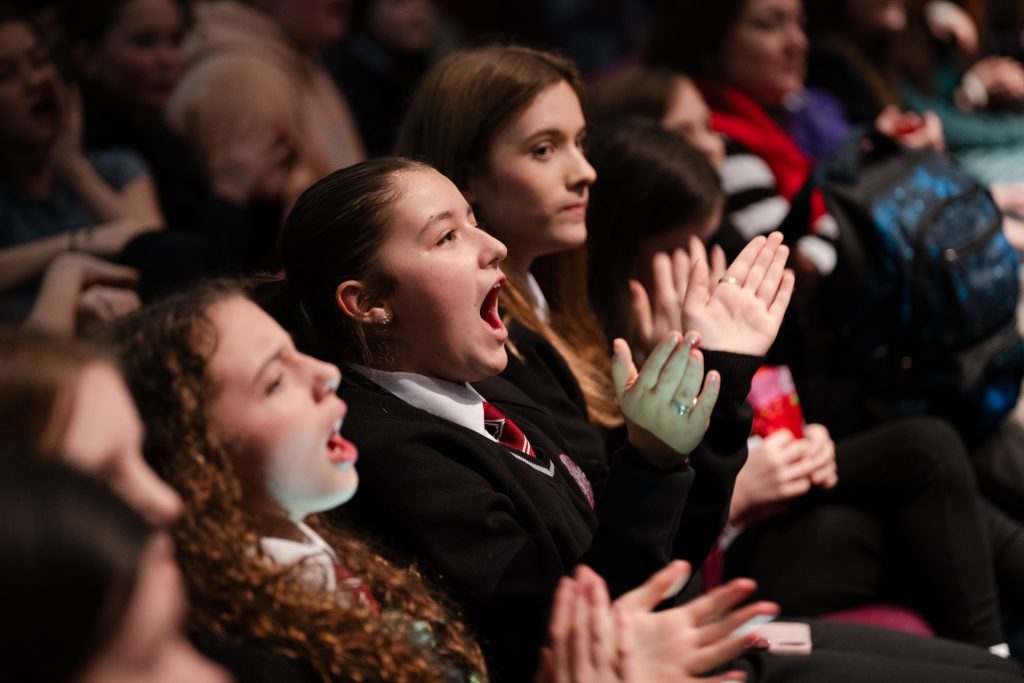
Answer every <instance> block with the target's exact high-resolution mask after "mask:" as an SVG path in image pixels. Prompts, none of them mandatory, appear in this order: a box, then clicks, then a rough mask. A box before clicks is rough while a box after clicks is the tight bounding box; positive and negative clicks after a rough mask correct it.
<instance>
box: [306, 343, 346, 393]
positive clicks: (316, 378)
mask: <svg viewBox="0 0 1024 683" xmlns="http://www.w3.org/2000/svg"><path fill="white" fill-rule="evenodd" d="M303 358H304V359H305V360H306V362H307V363H308V364H309V368H310V371H311V374H312V378H313V398H314V399H316V401H318V402H319V401H323V400H324V399H326V398H329V397H331V396H334V395H335V393H336V392H337V391H338V385H339V384H341V370H339V369H338V367H337V366H336V365H334V364H333V363H325V362H324V361H322V360H319V359H317V358H313V357H312V356H307V355H305V354H303Z"/></svg>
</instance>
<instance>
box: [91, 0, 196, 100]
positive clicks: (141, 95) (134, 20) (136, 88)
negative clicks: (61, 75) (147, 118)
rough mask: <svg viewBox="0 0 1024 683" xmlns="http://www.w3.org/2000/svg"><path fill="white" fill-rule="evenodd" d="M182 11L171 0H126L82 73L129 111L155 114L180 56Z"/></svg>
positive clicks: (179, 68)
mask: <svg viewBox="0 0 1024 683" xmlns="http://www.w3.org/2000/svg"><path fill="white" fill-rule="evenodd" d="M184 31H185V16H184V14H183V13H182V10H181V7H180V6H179V5H178V3H177V2H175V1H174V0H129V1H128V2H126V3H124V5H123V6H122V7H121V13H120V15H119V16H118V18H117V21H115V22H114V24H113V25H112V26H111V27H110V29H109V30H108V31H107V33H106V34H105V35H104V36H103V38H102V40H101V41H100V43H99V44H98V45H96V46H95V49H94V50H93V51H92V52H91V53H90V54H88V55H87V56H86V57H85V59H86V73H87V75H88V76H89V77H90V78H92V79H93V80H94V81H96V82H97V83H99V85H100V86H101V87H102V88H103V90H104V91H106V93H107V94H108V96H110V97H111V98H112V99H113V100H114V101H115V102H117V103H119V104H121V105H124V106H126V107H127V108H128V109H129V110H131V111H134V112H139V113H144V114H159V113H160V112H162V111H163V109H164V106H165V105H166V104H167V100H168V98H169V97H170V95H171V91H173V90H174V86H175V85H176V84H177V82H178V78H179V77H180V76H181V73H182V71H183V69H184V68H185V56H184V53H183V52H182V49H181V41H182V38H183V36H184Z"/></svg>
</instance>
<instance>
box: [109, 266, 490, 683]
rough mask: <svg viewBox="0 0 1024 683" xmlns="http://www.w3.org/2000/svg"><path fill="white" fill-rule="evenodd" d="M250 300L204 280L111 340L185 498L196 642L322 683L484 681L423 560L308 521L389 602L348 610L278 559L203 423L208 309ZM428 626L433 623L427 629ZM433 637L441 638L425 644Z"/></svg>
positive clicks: (182, 552)
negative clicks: (273, 659)
mask: <svg viewBox="0 0 1024 683" xmlns="http://www.w3.org/2000/svg"><path fill="white" fill-rule="evenodd" d="M244 296H246V293H245V288H244V285H243V284H241V283H238V282H232V281H215V282H210V283H206V284H204V285H201V286H199V287H197V288H194V289H192V290H190V291H188V292H184V293H181V294H177V295H174V296H172V297H170V298H168V299H166V300H164V301H163V302H160V303H158V304H156V305H153V306H151V307H147V308H145V309H143V310H142V311H140V312H139V313H137V314H136V315H134V316H131V317H129V318H127V319H125V320H123V321H121V322H120V323H119V325H118V326H117V329H116V331H115V337H116V343H117V346H118V347H119V350H120V353H121V357H122V359H123V367H124V372H125V375H126V379H127V382H128V385H129V387H130V389H131V391H132V394H133V395H134V397H135V400H136V402H137V403H138V407H139V411H140V413H141V415H142V418H143V421H144V422H145V425H146V439H145V444H144V450H145V455H146V458H147V459H148V460H149V461H150V463H151V464H152V465H153V466H154V467H155V468H156V469H157V471H158V472H160V473H161V475H162V476H163V477H164V478H165V479H167V481H169V482H170V483H171V484H172V485H173V486H174V487H175V488H176V489H177V490H178V492H179V493H180V494H181V496H182V498H183V499H184V500H185V514H184V518H183V519H182V520H181V522H180V523H179V524H178V526H177V528H176V529H175V537H176V538H175V540H176V542H177V551H178V559H179V562H180V563H181V566H182V569H183V573H184V576H185V580H186V584H187V587H188V593H189V599H190V604H191V609H190V614H189V629H190V631H191V632H192V634H193V636H195V637H197V638H198V639H199V640H200V641H201V642H207V643H212V644H216V645H217V646H221V645H227V646H230V645H241V644H243V643H244V644H246V645H249V646H252V645H255V646H258V647H261V648H263V649H266V650H269V651H273V652H275V653H278V654H281V655H283V656H285V657H288V658H290V659H293V660H297V661H299V662H304V663H308V664H309V665H311V666H312V668H313V669H315V671H316V672H317V673H318V674H319V675H320V676H321V677H322V678H323V680H325V681H331V680H339V679H343V680H352V681H365V680H382V681H410V682H411V681H438V682H441V681H450V680H452V677H451V676H452V673H453V671H461V672H463V673H464V674H465V676H466V677H470V678H473V679H477V678H479V679H480V680H482V679H483V677H484V673H483V672H484V664H483V658H482V655H481V653H480V649H479V647H478V645H477V644H476V643H475V641H474V640H473V639H472V637H471V636H470V635H469V633H468V632H467V630H466V629H465V627H464V626H463V625H462V623H461V622H460V621H459V620H457V619H456V618H455V616H454V615H453V613H452V612H451V611H450V610H449V608H448V607H446V606H445V604H444V602H443V601H442V600H441V599H440V598H439V597H438V596H437V595H436V594H434V593H433V592H432V591H431V590H430V589H428V587H427V585H426V583H425V582H424V580H423V578H422V577H421V576H420V574H419V573H418V572H417V571H416V570H415V569H400V568H397V567H395V566H394V565H392V564H390V563H389V562H388V561H386V560H385V559H383V558H382V557H381V556H380V555H379V554H377V553H376V552H374V551H373V550H371V548H370V547H369V545H368V544H367V543H365V542H364V541H361V540H359V539H357V538H356V537H355V536H353V535H352V534H351V533H348V532H346V531H345V530H342V529H338V528H332V527H330V526H328V525H327V524H326V523H323V522H321V521H320V520H317V519H313V520H307V521H310V522H311V524H312V525H313V526H314V528H316V529H317V531H318V533H321V534H322V535H323V536H324V538H325V539H326V540H327V542H328V543H329V544H330V545H331V547H332V548H334V549H335V551H336V552H337V555H338V557H339V558H341V560H342V562H344V564H345V566H346V568H348V569H349V570H351V571H352V572H353V573H355V574H356V575H357V576H359V577H360V578H361V579H362V580H363V581H364V582H365V583H366V585H367V586H368V587H369V589H370V590H371V591H372V593H373V595H374V597H375V598H376V600H377V602H378V603H379V606H380V615H379V616H378V615H377V614H376V613H375V612H374V611H373V610H372V609H371V608H368V607H365V606H361V605H352V604H350V603H352V602H353V601H352V600H347V599H346V596H345V595H342V594H328V593H325V592H324V591H322V590H314V589H311V588H310V586H309V583H308V581H304V580H303V579H302V576H303V570H304V567H303V566H302V563H301V562H300V563H297V564H295V565H291V566H287V567H275V566H274V565H273V563H272V562H271V561H269V558H268V557H267V556H266V555H265V554H264V553H263V550H262V548H261V544H260V543H259V534H258V533H257V532H256V530H255V529H256V525H255V521H254V520H253V519H251V518H250V516H249V515H248V513H247V511H246V510H245V509H244V506H243V505H242V486H241V482H240V479H239V477H238V474H237V473H236V471H235V469H234V466H233V459H232V457H231V451H230V448H231V445H230V444H229V443H226V442H225V440H224V439H222V438H220V436H219V435H218V434H217V431H216V429H215V428H214V427H213V425H211V424H210V422H209V420H208V419H207V406H208V405H209V403H210V401H211V400H212V399H213V398H214V396H215V393H216V387H215V385H214V383H213V382H212V381H211V378H210V376H209V375H208V373H207V365H208V362H209V360H210V358H211V356H212V354H213V352H214V350H215V349H216V346H217V333H216V328H215V326H214V324H213V322H212V321H211V320H210V318H209V317H208V311H209V309H210V307H211V306H213V305H214V304H216V303H218V302H220V301H224V300H227V299H230V298H233V297H244ZM424 623H426V624H429V625H430V629H429V633H431V634H432V638H430V637H429V636H428V637H427V638H425V637H424V636H423V631H424V628H423V625H424ZM427 641H433V642H427Z"/></svg>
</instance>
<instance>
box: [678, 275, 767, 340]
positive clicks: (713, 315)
mask: <svg viewBox="0 0 1024 683" xmlns="http://www.w3.org/2000/svg"><path fill="white" fill-rule="evenodd" d="M683 323H684V328H686V329H695V330H700V333H701V338H702V339H703V345H704V348H708V349H716V350H720V351H732V352H734V353H748V354H751V355H755V356H760V355H763V354H764V353H766V352H767V351H768V348H769V347H770V346H771V345H772V342H773V341H775V335H776V333H777V332H778V329H779V320H778V319H777V317H776V316H775V315H773V314H772V313H771V312H770V311H769V309H768V306H767V305H766V304H765V302H764V301H763V300H762V299H760V298H758V297H757V295H756V294H755V293H754V291H753V290H752V289H748V288H745V287H737V286H735V285H729V284H721V285H719V286H718V287H716V288H715V290H714V292H713V293H712V294H711V297H710V298H709V299H708V300H707V301H705V302H699V301H694V302H693V303H692V304H691V303H690V302H687V304H686V305H685V307H684V310H683Z"/></svg>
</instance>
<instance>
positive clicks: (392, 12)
mask: <svg viewBox="0 0 1024 683" xmlns="http://www.w3.org/2000/svg"><path fill="white" fill-rule="evenodd" d="M368 24H369V25H368V27H367V29H368V31H369V33H370V34H371V35H372V36H374V37H375V38H376V39H377V40H379V41H380V42H382V43H384V44H385V45H387V46H389V47H391V48H393V49H395V50H397V51H399V52H405V53H410V54H417V53H422V52H426V51H427V50H429V49H430V47H431V45H433V43H434V37H435V35H436V34H437V5H435V4H434V1H433V0H376V2H374V3H373V4H372V6H371V7H370V16H369V18H368Z"/></svg>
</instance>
